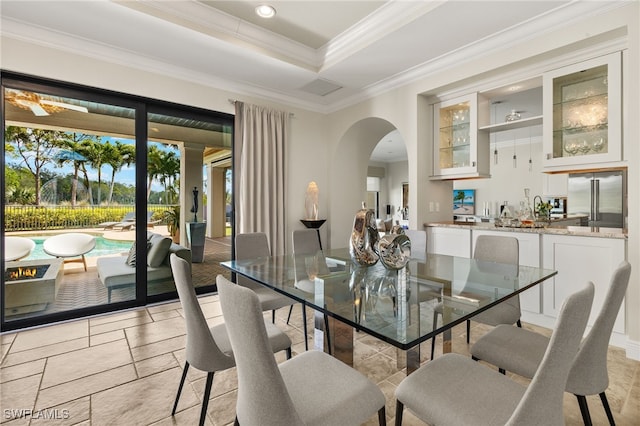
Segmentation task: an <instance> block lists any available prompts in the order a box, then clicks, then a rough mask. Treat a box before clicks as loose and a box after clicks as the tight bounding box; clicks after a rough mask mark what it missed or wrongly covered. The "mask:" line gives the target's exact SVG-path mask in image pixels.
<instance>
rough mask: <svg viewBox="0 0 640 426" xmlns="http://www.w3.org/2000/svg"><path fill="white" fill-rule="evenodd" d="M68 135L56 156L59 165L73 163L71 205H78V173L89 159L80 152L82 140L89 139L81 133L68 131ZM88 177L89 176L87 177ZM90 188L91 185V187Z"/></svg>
mask: <svg viewBox="0 0 640 426" xmlns="http://www.w3.org/2000/svg"><path fill="white" fill-rule="evenodd" d="M66 135H67V137H66V138H65V139H64V140H62V141H61V144H62V146H63V148H64V149H63V150H61V151H58V153H57V154H56V156H55V158H56V161H57V162H58V166H62V165H64V164H65V163H69V162H70V163H72V165H73V180H72V182H71V205H72V206H74V207H75V206H76V204H77V194H78V174H79V171H80V169H81V168H82V164H83V163H84V162H85V161H87V159H86V158H85V156H84V155H82V154H81V153H80V150H81V148H80V142H81V141H83V140H85V139H87V138H88V136H87V135H84V134H81V133H75V132H74V133H67V134H66ZM87 179H88V178H87ZM89 188H90V187H89Z"/></svg>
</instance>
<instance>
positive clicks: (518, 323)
mask: <svg viewBox="0 0 640 426" xmlns="http://www.w3.org/2000/svg"><path fill="white" fill-rule="evenodd" d="M516 325H517V326H518V327H520V328H522V321H520V320H518V321H516Z"/></svg>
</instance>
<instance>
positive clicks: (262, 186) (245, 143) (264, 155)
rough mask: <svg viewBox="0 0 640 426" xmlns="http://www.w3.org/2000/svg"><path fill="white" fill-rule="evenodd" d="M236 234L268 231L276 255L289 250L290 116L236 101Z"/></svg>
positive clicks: (273, 253) (272, 249) (272, 250)
mask: <svg viewBox="0 0 640 426" xmlns="http://www.w3.org/2000/svg"><path fill="white" fill-rule="evenodd" d="M235 105H236V117H235V135H234V139H235V140H234V147H233V150H234V164H233V167H234V169H235V176H236V179H235V182H234V194H235V213H236V216H235V219H236V233H244V232H264V233H265V234H267V236H268V237H269V243H270V245H271V254H272V255H282V254H284V253H285V247H286V244H285V242H286V229H285V217H286V214H285V213H286V212H285V193H286V179H285V165H286V159H285V146H286V142H287V137H288V133H289V121H290V117H289V113H288V112H283V111H277V110H274V109H270V108H265V107H261V106H257V105H250V104H246V103H244V102H239V101H236V103H235Z"/></svg>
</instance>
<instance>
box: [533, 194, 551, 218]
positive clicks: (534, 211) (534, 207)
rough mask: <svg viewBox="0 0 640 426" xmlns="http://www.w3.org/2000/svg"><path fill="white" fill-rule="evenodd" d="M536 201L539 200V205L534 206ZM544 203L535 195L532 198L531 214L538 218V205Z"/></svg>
mask: <svg viewBox="0 0 640 426" xmlns="http://www.w3.org/2000/svg"><path fill="white" fill-rule="evenodd" d="M536 199H538V200H540V202H539V204H536ZM543 202H544V201H543V200H542V197H541V196H539V195H536V196H535V197H533V214H534V216H536V217H537V216H538V205H540V204H542V203H543ZM547 215H549V213H547Z"/></svg>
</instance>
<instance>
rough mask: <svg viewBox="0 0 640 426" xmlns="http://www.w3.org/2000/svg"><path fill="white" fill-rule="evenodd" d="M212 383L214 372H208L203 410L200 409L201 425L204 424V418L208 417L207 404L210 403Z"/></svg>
mask: <svg viewBox="0 0 640 426" xmlns="http://www.w3.org/2000/svg"><path fill="white" fill-rule="evenodd" d="M212 384H213V372H211V373H208V374H207V384H206V385H205V387H204V398H203V399H202V410H201V411H200V423H199V425H200V426H204V420H205V419H206V418H207V406H208V405H209V395H210V394H211V385H212Z"/></svg>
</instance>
